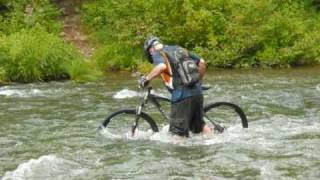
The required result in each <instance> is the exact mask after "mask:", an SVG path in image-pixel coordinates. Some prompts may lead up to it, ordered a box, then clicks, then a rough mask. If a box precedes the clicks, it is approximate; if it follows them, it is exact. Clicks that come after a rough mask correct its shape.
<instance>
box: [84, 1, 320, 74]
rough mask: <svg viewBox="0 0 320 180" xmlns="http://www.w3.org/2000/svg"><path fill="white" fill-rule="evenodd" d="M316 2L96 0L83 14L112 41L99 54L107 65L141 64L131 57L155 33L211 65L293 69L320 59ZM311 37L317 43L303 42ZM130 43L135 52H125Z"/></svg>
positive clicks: (102, 38)
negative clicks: (194, 53)
mask: <svg viewBox="0 0 320 180" xmlns="http://www.w3.org/2000/svg"><path fill="white" fill-rule="evenodd" d="M312 4H314V3H311V0H307V1H298V0H291V1H277V0H266V1H252V0H230V1H223V0H176V1H167V0H149V1H146V0H128V1H121V2H119V1H117V0H97V1H95V2H88V3H86V4H85V5H84V6H83V9H82V10H83V15H82V16H83V19H84V20H85V22H86V23H87V24H88V25H89V26H90V27H91V28H92V29H93V30H94V32H95V35H96V37H97V39H98V40H99V41H100V42H101V44H108V45H107V46H105V47H104V50H101V51H105V52H100V51H98V54H97V56H98V57H103V56H104V55H105V56H106V57H107V59H108V60H102V59H103V58H98V59H101V61H105V63H102V64H100V65H102V68H104V65H105V64H108V67H110V66H112V67H115V68H123V67H124V68H128V67H130V66H134V67H136V66H137V62H139V61H136V60H134V59H131V60H130V59H126V57H132V56H131V55H130V54H139V53H140V54H141V47H142V43H143V40H144V38H145V37H146V36H148V35H150V34H154V35H157V36H159V37H160V38H161V39H162V40H163V41H164V42H165V43H168V44H173V43H174V44H180V45H182V46H184V47H187V48H189V49H193V50H195V51H196V52H197V53H198V54H199V55H200V56H202V57H203V58H205V59H206V60H207V61H208V63H209V65H210V66H217V67H228V68H230V67H257V66H263V67H265V66H272V67H273V66H280V67H288V66H294V65H297V64H300V65H303V64H310V63H313V62H315V61H317V59H319V56H318V54H317V52H316V50H315V48H313V47H318V42H316V41H311V39H310V36H311V35H312V36H316V37H318V36H319V35H318V34H319V32H318V30H317V29H319V28H320V27H319V23H318V22H319V14H318V13H317V12H316V11H315V10H314V8H312V6H313V5H312ZM313 7H314V6H313ZM307 41H308V43H312V44H309V45H307V44H304V43H307ZM115 44H116V45H115ZM303 44H304V45H303ZM114 45H115V46H114ZM127 47H132V48H133V51H135V52H134V53H132V52H131V51H122V48H127ZM300 48H301V49H300ZM306 48H308V49H306ZM302 49H303V51H302ZM296 51H298V52H296ZM309 51H310V52H309ZM128 52H130V53H128ZM307 52H308V54H306V53H307ZM102 54H104V55H102ZM137 57H138V56H137ZM306 57H307V58H306ZM300 58H303V59H300ZM130 62H132V63H130Z"/></svg>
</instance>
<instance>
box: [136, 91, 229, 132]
mask: <svg viewBox="0 0 320 180" xmlns="http://www.w3.org/2000/svg"><path fill="white" fill-rule="evenodd" d="M208 89H209V88H208V87H203V90H208ZM151 90H152V87H148V89H147V92H146V94H145V95H144V97H143V100H142V102H141V103H140V105H139V106H138V108H137V111H136V119H135V122H134V125H133V126H132V134H134V132H135V129H136V128H137V126H138V123H139V118H140V114H141V112H142V109H143V107H144V106H145V104H146V103H148V101H150V102H151V103H152V104H153V105H154V106H155V107H156V108H157V109H158V111H159V112H160V114H161V115H162V117H164V119H166V120H167V121H170V119H169V117H168V116H167V115H166V113H165V112H164V110H163V109H162V107H161V105H160V103H159V101H165V102H171V100H170V99H169V98H167V97H161V96H158V95H155V94H152V93H151ZM203 118H204V119H206V120H207V121H209V122H211V123H212V125H213V126H214V127H215V129H216V130H218V131H219V132H223V131H224V127H222V126H221V125H219V124H217V123H215V122H213V120H211V119H210V118H209V117H208V116H207V115H206V114H204V116H203Z"/></svg>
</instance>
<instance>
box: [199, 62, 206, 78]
mask: <svg viewBox="0 0 320 180" xmlns="http://www.w3.org/2000/svg"><path fill="white" fill-rule="evenodd" d="M198 67H199V73H200V78H201V79H203V76H204V74H205V73H206V62H205V61H204V60H203V59H200V62H199V65H198Z"/></svg>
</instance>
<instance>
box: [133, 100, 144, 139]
mask: <svg viewBox="0 0 320 180" xmlns="http://www.w3.org/2000/svg"><path fill="white" fill-rule="evenodd" d="M142 106H143V104H142V105H141V106H139V107H138V109H137V113H136V118H135V120H134V123H133V126H132V127H131V133H132V136H133V135H134V132H135V131H136V129H137V127H138V124H139V119H140V114H141V110H142Z"/></svg>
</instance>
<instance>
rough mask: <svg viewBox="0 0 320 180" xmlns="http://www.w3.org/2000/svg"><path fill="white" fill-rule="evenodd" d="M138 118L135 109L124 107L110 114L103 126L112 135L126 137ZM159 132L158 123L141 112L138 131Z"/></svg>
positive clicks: (136, 131)
mask: <svg viewBox="0 0 320 180" xmlns="http://www.w3.org/2000/svg"><path fill="white" fill-rule="evenodd" d="M136 118H137V115H136V110H135V109H122V110H118V111H116V112H114V113H112V114H110V115H109V116H108V117H107V118H106V119H105V120H104V121H103V123H102V127H103V128H105V130H107V132H108V134H109V135H110V136H112V137H125V136H127V135H128V133H130V132H131V130H132V127H133V125H134V123H135V120H136ZM153 132H159V130H158V126H157V124H156V123H155V122H154V120H153V119H152V118H151V117H150V116H149V115H148V114H146V113H144V112H141V114H140V115H139V121H138V126H137V129H136V130H135V134H136V133H140V134H141V133H153Z"/></svg>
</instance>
